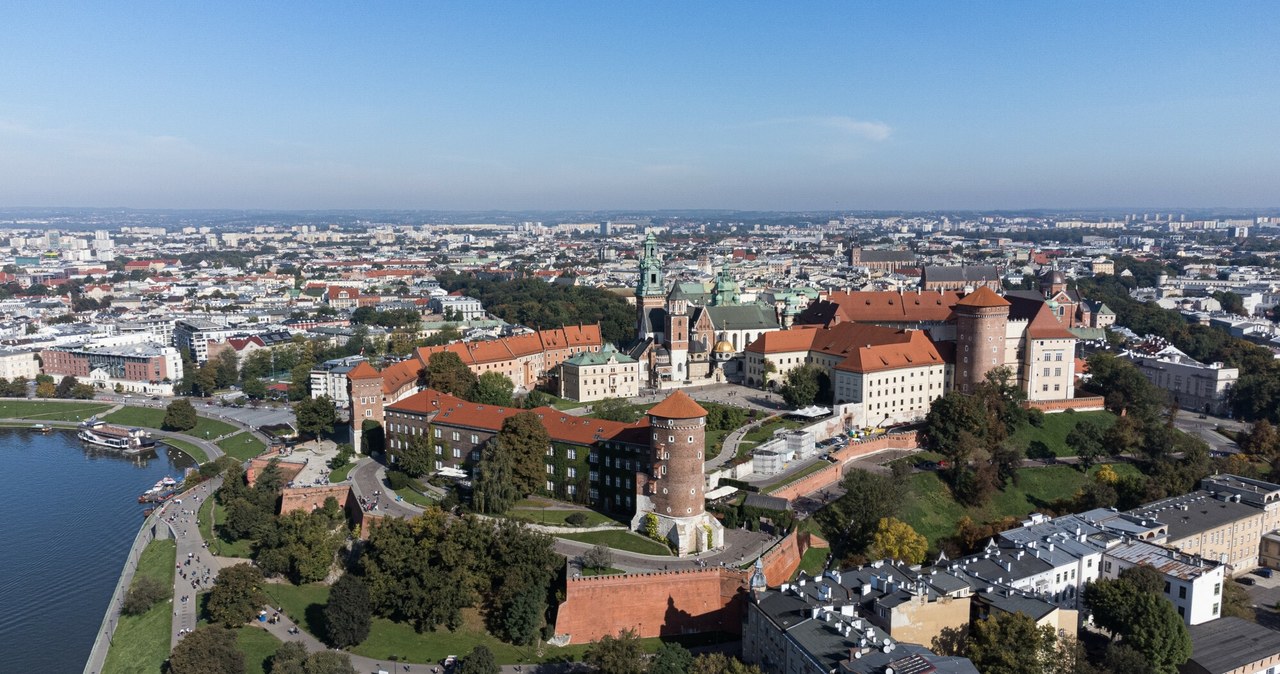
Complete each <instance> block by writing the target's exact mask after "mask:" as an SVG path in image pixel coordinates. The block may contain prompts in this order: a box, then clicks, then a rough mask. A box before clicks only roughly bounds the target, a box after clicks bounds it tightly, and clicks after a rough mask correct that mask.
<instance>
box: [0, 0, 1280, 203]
mask: <svg viewBox="0 0 1280 674" xmlns="http://www.w3.org/2000/svg"><path fill="white" fill-rule="evenodd" d="M9 14H10V15H11V17H10V20H9V21H7V22H6V25H5V26H3V27H0V58H2V59H4V60H5V61H6V62H7V63H10V64H13V66H14V67H11V68H9V69H6V70H5V71H4V72H0V87H3V89H4V90H5V91H6V92H7V93H8V94H9V95H8V96H6V97H5V100H4V101H3V102H0V207H40V206H102V207H110V206H124V207H131V208H228V209H272V210H275V209H282V210H291V209H338V210H354V209H439V210H472V209H481V210H491V209H492V210H554V209H587V210H595V209H599V210H610V209H636V210H653V209H695V208H696V209H739V210H828V209H829V210H872V209H875V210H894V209H902V210H915V209H983V210H996V209H1026V208H1062V209H1072V208H1079V209H1084V208H1124V207H1132V206H1135V205H1142V204H1149V205H1167V206H1169V207H1177V208H1213V207H1225V208H1266V207H1270V206H1275V205H1276V203H1277V200H1276V198H1275V191H1274V185H1275V184H1278V183H1280V167H1277V166H1276V165H1275V163H1274V162H1268V159H1269V157H1268V154H1269V152H1268V150H1269V149H1274V148H1275V147H1278V146H1280V130H1278V129H1277V128H1276V125H1275V124H1274V123H1272V122H1271V120H1270V115H1269V114H1268V113H1269V112H1270V111H1271V110H1274V109H1275V108H1276V104H1277V103H1280V87H1277V86H1276V85H1277V84H1280V82H1278V81H1277V80H1280V73H1278V72H1277V71H1276V70H1275V68H1274V63H1275V62H1276V57H1277V56H1280V47H1277V46H1276V44H1275V42H1274V40H1270V39H1269V35H1268V34H1267V28H1268V27H1269V26H1272V25H1275V24H1276V19H1277V18H1280V16H1277V15H1280V8H1277V7H1275V6H1272V5H1267V4H1263V3H1241V4H1236V5H1233V6H1231V7H1230V8H1229V9H1221V8H1220V7H1218V6H1209V7H1185V6H1184V7H1178V8H1174V9H1170V8H1167V7H1165V6H1163V5H1159V4H1154V3H1150V4H1144V3H1137V4H1131V5H1124V6H1112V5H1105V4H1100V3H1092V4H1077V5H1072V6H1070V7H1047V8H1046V7H1040V6H1036V7H1023V6H1017V5H1012V4H1006V3H985V4H974V5H965V6H964V7H963V8H957V7H952V6H949V5H946V4H940V3H913V4H911V5H909V6H894V7H892V8H886V7H867V6H845V5H830V6H821V7H819V6H816V5H806V6H804V7H801V8H796V7H777V8H774V7H768V6H763V5H750V6H735V7H733V11H732V12H729V11H726V8H725V7H724V6H702V7H692V8H691V7H684V6H678V5H674V4H664V5H650V6H646V7H642V8H636V7H622V6H592V7H590V8H587V7H585V6H577V5H570V4H567V3H566V4H539V5H536V6H532V5H517V4H491V5H485V6H482V5H471V4H468V5H465V6H464V5H432V6H383V7H363V6H362V7H359V8H352V7H343V6H340V5H337V4H329V3H324V4H307V5H301V4H296V5H288V6H284V5H282V6H273V7H254V8H253V9H249V8H248V7H247V6H241V7H226V8H224V7H198V8H196V7H177V6H171V5H165V4H154V5H142V4H139V5H131V6H129V7H111V8H109V9H106V8H103V7H101V6H94V5H90V4H74V3H73V6H72V7H70V8H68V7H65V6H64V7H43V6H36V5H20V6H16V7H13V8H10V10H9Z"/></svg>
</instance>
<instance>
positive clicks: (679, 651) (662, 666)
mask: <svg viewBox="0 0 1280 674" xmlns="http://www.w3.org/2000/svg"><path fill="white" fill-rule="evenodd" d="M691 667H693V654H692V653H690V652H689V651H688V650H686V649H685V647H684V646H681V645H680V644H676V643H671V642H663V644H662V645H661V646H659V647H658V652H657V653H655V654H654V655H653V660H650V661H649V674H686V672H688V671H689V669H690V668H691Z"/></svg>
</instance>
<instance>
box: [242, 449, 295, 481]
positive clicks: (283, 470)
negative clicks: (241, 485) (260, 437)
mask: <svg viewBox="0 0 1280 674" xmlns="http://www.w3.org/2000/svg"><path fill="white" fill-rule="evenodd" d="M279 453H280V452H279V450H276V451H267V452H263V453H262V454H259V455H258V456H257V457H256V458H252V459H249V467H248V468H245V469H244V479H245V481H246V482H248V483H249V486H250V487H252V486H253V482H254V480H256V479H258V473H260V472H262V469H263V468H266V467H267V464H269V463H271V459H274V458H276V456H277V455H278V454H279ZM304 467H305V466H304V465H303V464H301V463H294V462H292V461H281V462H280V476H281V477H283V478H284V483H285V484H289V481H290V480H292V479H293V478H295V477H297V476H298V473H301V472H302V469H303V468H304Z"/></svg>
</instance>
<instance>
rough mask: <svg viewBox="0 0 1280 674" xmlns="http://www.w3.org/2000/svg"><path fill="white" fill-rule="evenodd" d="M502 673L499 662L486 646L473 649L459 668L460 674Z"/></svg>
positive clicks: (463, 659)
mask: <svg viewBox="0 0 1280 674" xmlns="http://www.w3.org/2000/svg"><path fill="white" fill-rule="evenodd" d="M501 671H502V668H501V667H499V666H498V660H497V659H496V658H494V657H493V651H490V650H489V649H488V647H486V646H485V645H484V644H480V645H478V646H476V647H475V648H473V649H471V652H470V653H469V654H467V656H466V657H464V658H462V664H461V665H459V666H458V674H498V673H499V672H501Z"/></svg>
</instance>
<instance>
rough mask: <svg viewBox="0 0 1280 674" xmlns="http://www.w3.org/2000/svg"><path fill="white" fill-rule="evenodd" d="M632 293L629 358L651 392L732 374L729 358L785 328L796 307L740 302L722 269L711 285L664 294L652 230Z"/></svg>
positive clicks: (681, 285)
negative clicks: (633, 325) (633, 330)
mask: <svg viewBox="0 0 1280 674" xmlns="http://www.w3.org/2000/svg"><path fill="white" fill-rule="evenodd" d="M635 292H636V337H637V341H636V344H635V345H634V346H633V347H632V348H631V349H630V352H629V355H630V356H631V357H632V358H635V359H636V360H637V361H639V363H640V369H641V381H642V382H644V383H645V385H646V386H648V387H651V388H678V387H680V386H685V385H690V384H699V383H707V380H711V381H725V380H726V377H729V376H736V375H737V374H739V373H738V372H737V368H738V361H736V360H735V357H737V356H740V355H741V354H742V353H743V351H744V350H745V349H746V347H747V345H748V344H751V343H752V342H754V341H756V340H757V339H758V338H759V337H760V336H761V335H764V334H766V333H769V332H775V331H778V330H782V329H784V328H786V327H789V326H790V325H791V322H792V321H793V320H794V318H795V316H796V315H798V314H799V313H800V309H801V308H802V307H800V306H799V304H798V303H797V301H796V299H794V298H793V299H789V300H788V301H786V302H785V303H784V305H783V306H782V307H781V308H778V307H774V306H766V305H763V304H760V303H758V302H748V303H743V302H742V293H741V290H740V289H739V287H738V283H737V282H736V281H734V280H733V277H732V276H730V275H729V272H728V270H727V269H724V268H722V269H721V270H720V272H719V273H718V274H717V275H716V277H715V279H714V280H713V281H712V282H711V283H699V282H676V283H674V284H673V285H672V287H671V289H670V290H668V289H667V285H666V278H665V276H664V274H663V270H662V258H661V256H659V254H658V242H657V239H656V238H655V237H654V235H653V233H652V232H651V233H649V235H648V236H647V237H646V238H645V242H644V254H643V256H642V257H641V259H640V273H639V277H638V280H637V283H636V291H635Z"/></svg>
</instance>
